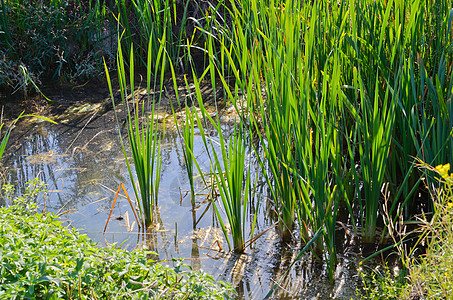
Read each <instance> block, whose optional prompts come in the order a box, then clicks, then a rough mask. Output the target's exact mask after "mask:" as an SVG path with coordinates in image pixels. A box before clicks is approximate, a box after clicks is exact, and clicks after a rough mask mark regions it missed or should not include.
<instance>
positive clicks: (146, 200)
mask: <svg viewBox="0 0 453 300" xmlns="http://www.w3.org/2000/svg"><path fill="white" fill-rule="evenodd" d="M152 39H153V37H152V36H151V38H150V43H149V48H148V49H149V52H148V59H147V86H146V91H147V94H146V99H140V98H139V95H138V94H137V93H136V91H135V85H134V76H135V73H134V55H133V53H134V52H133V49H132V48H131V49H130V52H129V53H130V60H129V86H130V92H128V81H127V75H126V74H127V73H126V65H125V62H124V55H123V52H122V49H121V46H120V47H118V63H117V67H118V80H119V84H120V95H121V103H122V104H123V109H124V111H125V112H126V120H127V135H128V140H129V145H128V147H129V150H130V152H131V154H132V159H133V162H134V171H135V176H134V172H133V171H132V166H131V163H130V159H129V158H128V154H127V151H126V144H125V143H124V141H123V137H122V133H121V126H120V120H119V117H118V114H117V113H116V107H117V105H118V103H116V102H115V98H114V94H113V89H112V82H111V79H110V75H109V73H108V70H107V66H105V69H106V74H107V82H108V85H109V90H110V96H111V98H112V102H113V104H114V109H115V117H116V120H117V124H118V127H119V137H120V142H121V146H122V149H123V154H124V159H125V161H126V165H127V169H128V172H129V176H130V178H131V184H132V186H133V189H134V193H135V196H136V199H137V201H138V203H139V212H140V216H139V217H140V218H141V222H142V223H143V224H144V225H145V227H146V228H147V227H149V226H151V225H152V223H153V221H154V218H153V216H154V213H155V210H156V209H157V200H158V192H159V183H160V177H161V166H162V156H161V144H162V139H163V137H164V134H165V123H164V126H163V131H162V132H159V131H158V121H157V118H155V116H156V113H157V109H158V107H159V103H160V100H161V97H162V92H163V90H162V89H161V88H160V87H161V86H162V85H163V80H164V77H163V72H161V74H162V75H161V76H160V82H159V85H158V78H159V77H158V76H155V77H154V86H153V88H154V90H156V89H158V90H159V92H157V93H152V90H151V78H152V76H151V66H152V65H155V70H154V71H155V73H154V74H159V73H160V72H159V71H160V70H163V69H165V64H166V56H165V53H164V48H163V44H164V43H163V44H161V46H160V47H159V49H158V53H157V59H158V60H157V62H156V63H155V64H153V63H152V57H153V55H152V51H153V47H152V46H151V45H152V43H151V41H152ZM164 40H165V37H164V38H163V39H162V41H164ZM119 45H121V41H119ZM156 95H157V96H156ZM156 107H157V109H156ZM148 112H149V113H150V116H148V115H147V113H148ZM135 178H137V181H138V185H137V184H136V183H135Z"/></svg>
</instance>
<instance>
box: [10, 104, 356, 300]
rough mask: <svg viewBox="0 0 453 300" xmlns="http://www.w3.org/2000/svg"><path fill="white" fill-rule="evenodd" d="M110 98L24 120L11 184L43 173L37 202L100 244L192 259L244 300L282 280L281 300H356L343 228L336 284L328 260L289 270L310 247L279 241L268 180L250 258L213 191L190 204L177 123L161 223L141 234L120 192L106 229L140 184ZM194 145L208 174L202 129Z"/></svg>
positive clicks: (171, 133)
mask: <svg viewBox="0 0 453 300" xmlns="http://www.w3.org/2000/svg"><path fill="white" fill-rule="evenodd" d="M102 101H103V100H102V99H100V100H99V101H98V102H99V103H100V104H99V103H97V104H87V103H83V101H82V102H81V103H80V104H76V105H75V106H72V107H68V108H67V109H66V113H64V114H61V115H59V116H55V118H56V119H57V121H58V124H57V125H55V124H51V123H48V122H40V121H38V120H32V119H28V120H26V121H24V122H21V123H20V124H19V125H18V126H17V127H16V128H15V130H14V132H13V135H12V137H11V140H10V143H9V145H8V150H7V151H8V152H7V153H6V154H5V157H4V158H3V159H4V160H3V166H4V170H3V173H4V174H5V175H7V180H8V181H9V182H10V183H11V184H14V185H16V186H17V187H18V188H19V189H21V188H22V189H23V188H24V183H25V182H27V181H28V180H31V179H33V178H35V177H37V176H38V177H39V178H41V180H43V181H44V182H45V183H46V184H47V185H48V194H47V196H45V197H43V198H42V199H40V200H39V203H40V206H41V208H43V209H44V208H45V209H46V210H47V211H51V212H54V213H58V214H61V217H60V218H61V220H62V221H63V222H64V223H65V224H68V225H69V226H72V227H75V228H78V229H80V230H82V232H83V233H85V234H86V235H87V236H88V237H90V238H91V239H93V240H94V241H96V242H97V243H99V245H101V246H105V245H106V244H111V243H117V244H118V246H119V247H121V248H125V249H129V250H132V249H134V248H135V247H138V246H142V245H146V247H148V248H149V249H151V250H153V251H155V252H156V253H158V260H160V261H166V262H167V263H168V264H171V263H172V262H171V261H172V259H174V258H176V259H179V258H184V260H185V261H184V262H185V264H187V265H190V266H191V267H192V268H193V269H194V270H200V269H202V270H204V271H205V272H207V273H209V274H211V275H212V276H213V277H214V278H215V279H218V280H223V281H228V282H232V283H233V284H234V286H235V288H236V290H237V292H238V297H237V299H262V298H263V297H264V296H265V295H266V294H267V293H268V292H269V290H270V288H271V286H272V285H274V284H275V283H276V282H277V281H278V280H280V278H281V277H282V276H285V277H284V279H283V280H282V281H281V283H280V284H279V287H278V288H277V290H276V291H275V292H274V295H273V298H274V299H329V298H332V299H351V298H353V299H355V298H356V292H355V290H356V288H357V287H358V286H359V285H360V277H359V276H357V267H358V260H357V259H356V257H357V254H356V252H357V251H356V246H354V245H352V246H351V245H349V243H350V242H351V241H348V240H347V239H345V238H344V230H339V231H338V235H339V238H338V239H337V240H338V243H339V244H338V248H340V249H341V251H339V256H338V259H339V264H338V266H337V269H336V280H335V283H334V284H333V285H332V284H330V283H329V278H328V275H327V273H326V268H325V266H323V265H322V264H321V263H319V262H317V261H316V260H315V259H314V258H313V257H312V255H311V254H309V253H308V254H304V255H303V256H302V258H301V260H299V261H298V262H297V263H296V264H295V265H294V266H293V267H292V268H291V269H290V270H289V272H287V273H285V272H286V271H287V270H288V268H289V266H290V264H291V263H292V261H293V260H294V259H295V258H296V256H297V255H298V253H299V252H300V250H301V249H302V246H303V245H300V243H296V242H293V243H291V244H282V243H281V242H280V241H279V239H278V235H277V232H276V230H275V228H274V227H273V223H274V220H273V219H272V216H271V215H272V213H271V212H269V211H268V210H269V207H270V206H269V205H266V202H267V201H268V200H267V199H268V197H267V196H266V187H265V184H262V185H261V192H260V193H258V194H259V195H260V196H259V197H260V201H261V203H260V206H259V207H258V219H257V225H256V226H257V227H256V229H255V235H258V238H257V240H256V242H255V243H254V244H253V245H252V248H247V250H246V252H245V254H242V255H238V254H233V253H230V252H228V246H227V244H226V241H225V240H224V237H223V233H222V230H221V228H220V224H219V221H218V219H217V217H216V214H215V211H214V209H213V205H212V203H211V200H210V199H209V197H208V195H207V194H208V193H207V192H203V191H201V192H200V193H199V195H198V196H197V198H196V206H197V207H196V209H195V210H193V209H192V205H191V201H190V195H188V192H187V191H189V190H190V187H189V182H188V179H187V175H186V171H185V170H186V169H185V167H184V160H183V149H182V140H181V137H180V136H179V135H178V134H177V132H176V130H174V129H171V127H170V129H168V128H167V131H166V134H165V139H164V145H163V149H162V156H163V163H162V179H161V185H160V189H159V200H158V207H159V209H158V224H157V225H156V226H155V227H154V228H153V229H152V230H150V232H149V233H146V234H145V233H143V232H141V231H139V230H138V227H137V224H136V222H135V217H134V215H133V213H132V210H131V208H130V205H129V203H128V201H127V200H126V198H124V197H122V196H120V197H119V198H118V202H117V204H116V205H115V207H114V209H113V213H112V218H111V220H110V222H109V223H108V226H107V229H106V232H105V234H104V233H103V230H104V226H105V225H106V221H107V218H108V216H109V212H110V209H111V207H112V203H113V200H114V196H115V192H116V190H117V189H118V186H119V185H120V183H123V184H124V185H125V188H126V190H127V192H128V193H129V195H130V196H131V197H133V188H132V185H131V183H130V178H129V173H128V171H127V167H126V163H125V160H124V156H123V153H122V149H121V145H120V141H119V137H118V127H117V123H116V121H115V117H114V113H113V110H112V109H111V107H109V106H108V105H106V103H108V102H102ZM229 115H231V110H229V108H228V107H226V108H225V109H224V111H223V112H222V116H223V119H224V121H225V122H224V130H225V131H229V130H231V128H232V126H231V125H232V124H233V123H234V122H233V120H232V117H231V116H229ZM164 117H165V116H164ZM167 119H169V120H171V119H172V117H171V116H170V117H167ZM121 124H122V123H121V121H120V126H121ZM213 139H215V137H213ZM194 145H195V148H194V154H195V157H196V158H197V161H198V163H199V164H200V167H201V169H202V170H203V171H205V172H208V171H209V159H208V157H207V154H206V151H205V148H204V145H203V142H202V140H201V137H200V136H199V135H195V137H194ZM198 181H199V182H198V185H197V187H198V190H201V189H202V184H201V181H200V180H198ZM121 194H123V192H121ZM132 200H134V199H132ZM344 213H345V214H346V215H347V212H344ZM339 219H341V217H339ZM354 249H355V250H354Z"/></svg>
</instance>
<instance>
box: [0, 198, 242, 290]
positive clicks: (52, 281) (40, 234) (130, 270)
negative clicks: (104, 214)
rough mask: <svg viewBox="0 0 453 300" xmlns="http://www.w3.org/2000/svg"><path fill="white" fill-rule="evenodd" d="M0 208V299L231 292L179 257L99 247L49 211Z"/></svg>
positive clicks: (20, 206)
mask: <svg viewBox="0 0 453 300" xmlns="http://www.w3.org/2000/svg"><path fill="white" fill-rule="evenodd" d="M34 193H35V192H31V191H30V195H31V194H34ZM0 213H1V214H2V216H3V218H2V219H1V220H0V242H1V244H2V248H1V249H0V261H1V265H2V268H1V269H0V299H27V298H32V299H61V298H64V299H71V298H72V299H76V298H77V299H93V298H94V299H96V298H97V299H99V298H109V299H143V298H146V299H229V298H230V295H232V293H233V290H232V288H231V287H230V286H229V285H228V284H225V283H223V282H216V281H215V280H214V279H213V278H212V277H210V276H209V275H207V274H205V273H202V272H193V271H192V270H191V269H190V267H187V266H185V265H183V264H182V263H181V261H177V260H174V261H173V262H172V263H173V265H174V266H173V267H169V266H164V265H162V264H160V263H156V262H155V261H153V260H151V259H149V256H148V255H149V254H150V252H149V251H146V250H145V249H137V250H135V251H132V252H127V251H125V250H121V249H118V248H117V245H112V246H110V247H109V248H100V247H98V246H97V245H96V244H95V243H93V242H92V241H91V240H90V239H88V238H87V237H86V236H85V235H83V234H80V233H79V232H78V231H77V230H75V229H70V228H66V227H63V226H62V224H61V222H60V221H59V220H58V218H57V217H56V216H55V215H52V214H36V213H33V212H31V211H29V210H27V209H26V208H25V207H24V206H22V205H17V204H16V205H12V206H10V207H8V208H6V207H2V208H0Z"/></svg>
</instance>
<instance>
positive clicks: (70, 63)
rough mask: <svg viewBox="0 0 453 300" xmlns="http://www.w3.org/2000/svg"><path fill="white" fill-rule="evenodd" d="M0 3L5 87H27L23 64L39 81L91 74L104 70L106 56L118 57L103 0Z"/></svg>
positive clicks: (1, 80)
mask: <svg viewBox="0 0 453 300" xmlns="http://www.w3.org/2000/svg"><path fill="white" fill-rule="evenodd" d="M0 8H1V10H0V31H1V32H0V44H1V45H2V47H1V49H2V51H0V70H2V71H1V72H0V86H1V87H3V88H8V87H9V88H10V89H12V90H18V89H23V90H26V89H27V87H26V86H24V80H25V79H26V78H24V77H23V76H21V75H20V74H21V68H23V69H25V70H27V75H28V76H29V77H30V78H31V79H32V80H34V81H35V82H39V80H40V79H53V80H66V81H70V80H73V79H77V80H86V79H90V78H93V77H94V76H96V75H98V74H99V73H100V72H101V71H102V61H101V57H102V56H106V57H108V56H111V57H113V56H114V53H110V52H109V51H111V49H110V48H111V46H110V47H109V45H110V44H109V43H108V41H109V40H110V36H108V34H107V32H108V30H110V28H107V27H106V23H105V21H106V16H105V9H102V7H101V5H100V2H99V1H98V0H93V1H79V0H61V1H49V0H38V1H30V0H26V1H17V0H10V1H6V2H5V1H2V2H1V6H0Z"/></svg>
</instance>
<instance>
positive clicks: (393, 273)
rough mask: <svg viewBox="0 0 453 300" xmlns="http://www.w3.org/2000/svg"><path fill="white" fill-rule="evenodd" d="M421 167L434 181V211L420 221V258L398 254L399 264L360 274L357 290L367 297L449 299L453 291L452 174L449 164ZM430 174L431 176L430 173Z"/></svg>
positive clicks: (424, 165)
mask: <svg viewBox="0 0 453 300" xmlns="http://www.w3.org/2000/svg"><path fill="white" fill-rule="evenodd" d="M422 166H423V167H424V169H425V170H426V171H428V172H429V174H430V176H432V178H431V180H432V182H437V189H436V194H435V195H433V198H434V199H435V200H434V207H435V213H434V215H433V216H432V218H426V219H424V220H422V223H421V225H422V227H421V229H422V234H421V235H420V238H419V242H422V241H423V242H424V243H425V244H426V251H425V253H424V254H423V255H421V256H420V257H414V256H413V252H412V251H411V252H409V253H401V255H403V257H402V258H401V261H402V262H403V266H402V268H400V269H397V268H394V270H391V269H390V268H389V267H388V266H384V267H380V266H378V267H377V268H376V269H374V270H370V271H366V272H362V273H361V277H362V280H363V283H364V287H363V289H362V290H360V291H359V294H361V296H362V297H363V298H367V299H414V298H417V299H451V297H452V293H453V269H452V264H451V261H452V259H453V227H452V224H453V176H452V174H450V164H445V165H438V166H437V167H436V168H432V167H430V166H429V165H427V164H425V163H423V164H422ZM433 175H434V176H433Z"/></svg>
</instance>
